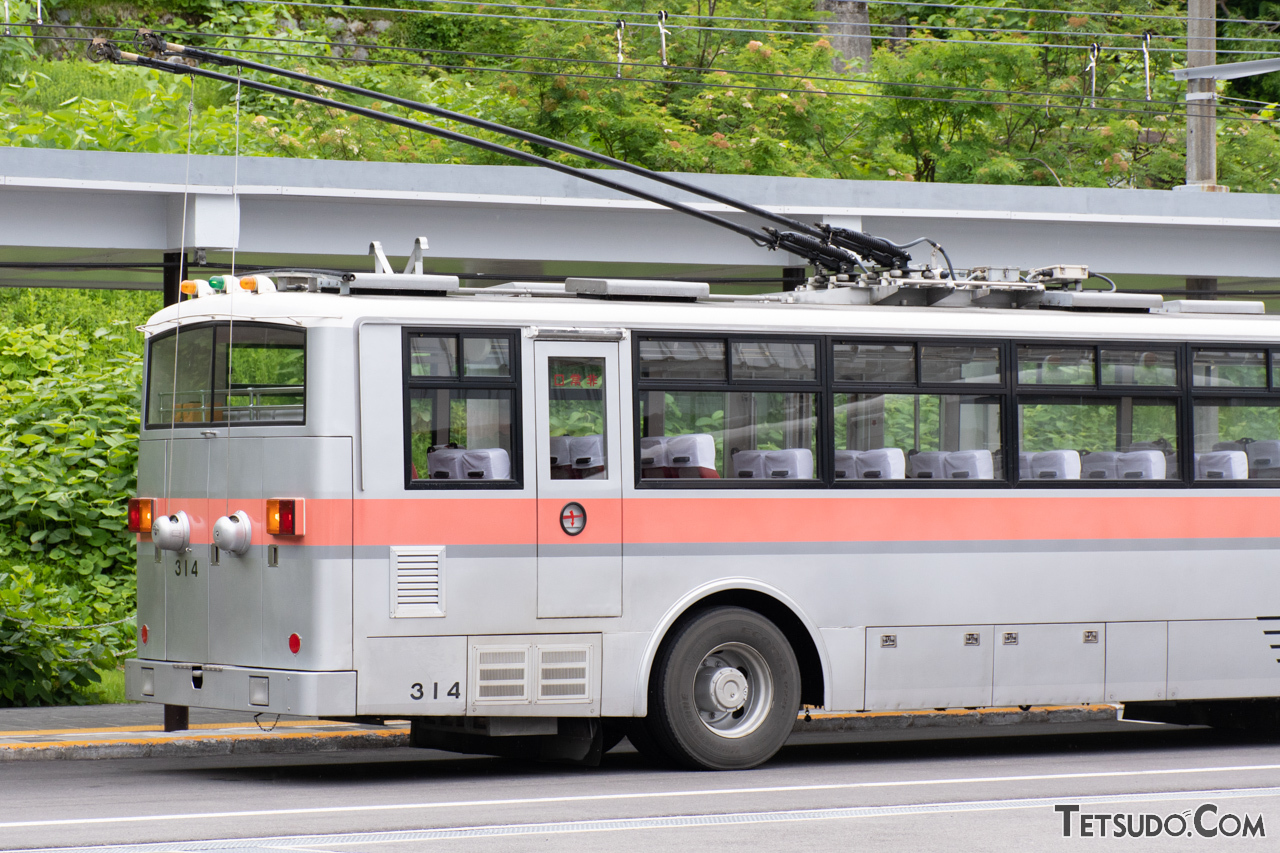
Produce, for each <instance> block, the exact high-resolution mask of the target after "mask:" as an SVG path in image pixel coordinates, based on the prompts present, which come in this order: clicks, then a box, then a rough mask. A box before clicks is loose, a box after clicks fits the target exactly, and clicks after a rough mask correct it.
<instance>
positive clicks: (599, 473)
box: [547, 358, 609, 480]
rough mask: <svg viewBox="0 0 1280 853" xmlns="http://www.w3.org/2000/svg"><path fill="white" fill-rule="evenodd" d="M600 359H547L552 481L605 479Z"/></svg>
mask: <svg viewBox="0 0 1280 853" xmlns="http://www.w3.org/2000/svg"><path fill="white" fill-rule="evenodd" d="M604 377H605V362H604V359H603V358H550V359H548V360H547V385H548V390H549V392H550V393H549V394H548V396H547V399H548V402H549V410H550V411H549V413H550V417H551V455H550V457H549V459H548V465H549V466H550V471H549V474H550V477H551V479H553V480H607V479H608V478H609V463H608V453H607V452H606V447H605V435H606V429H605V405H604V403H605V400H604V394H605V387H604Z"/></svg>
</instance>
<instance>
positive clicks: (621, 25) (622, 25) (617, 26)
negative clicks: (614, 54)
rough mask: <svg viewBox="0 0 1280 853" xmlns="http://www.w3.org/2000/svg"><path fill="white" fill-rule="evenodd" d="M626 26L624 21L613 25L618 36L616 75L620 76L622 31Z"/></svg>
mask: <svg viewBox="0 0 1280 853" xmlns="http://www.w3.org/2000/svg"><path fill="white" fill-rule="evenodd" d="M626 28H627V22H626V21H618V23H617V24H615V25H614V32H615V33H616V34H617V36H618V77H622V31H623V30H625V29H626Z"/></svg>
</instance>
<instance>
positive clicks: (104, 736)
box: [0, 705, 1119, 761]
mask: <svg viewBox="0 0 1280 853" xmlns="http://www.w3.org/2000/svg"><path fill="white" fill-rule="evenodd" d="M1118 711H1119V708H1118V706H1115V705H1068V706H1060V707H1057V706H1055V707H1040V708H1031V709H1028V710H1022V709H1019V708H984V709H981V710H972V711H970V710H963V709H957V710H948V711H906V712H892V711H886V712H871V713H853V714H829V713H823V712H810V713H809V715H808V718H807V719H806V717H805V716H801V717H800V718H799V719H798V720H796V724H795V728H794V729H793V732H792V733H793V734H840V733H857V732H873V731H906V730H910V729H926V728H929V729H938V728H947V729H963V728H978V727H982V728H986V727H1003V726H1023V725H1037V724H1044V723H1100V722H1114V721H1115V719H1116V717H1117V713H1118ZM133 728H134V729H135V730H134V731H127V730H124V729H116V730H96V731H94V730H84V731H80V732H74V731H68V732H66V736H65V737H63V738H60V739H43V740H38V741H35V740H33V741H27V740H19V741H15V740H12V739H9V740H7V742H6V739H3V738H0V761H50V760H64V761H68V760H82V759H104V758H194V757H201V756H216V755H268V754H276V755H280V754H290V753H294V754H300V753H311V752H339V751H343V750H349V749H389V748H393V747H401V746H408V745H409V729H408V727H407V726H404V725H398V726H395V727H388V728H386V729H382V730H376V729H366V730H361V731H350V730H345V731H335V732H315V731H299V732H292V731H275V732H265V731H254V732H243V733H239V732H229V731H227V730H226V729H221V730H219V731H217V732H209V733H208V734H200V733H199V732H198V730H194V729H193V730H191V731H188V732H174V733H169V734H165V733H161V732H147V733H146V736H142V737H140V736H139V735H140V734H142V733H141V732H137V731H136V727H133ZM39 734H43V733H39ZM113 734H118V735H119V736H116V737H112V735H113Z"/></svg>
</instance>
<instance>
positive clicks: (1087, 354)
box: [1018, 346, 1094, 386]
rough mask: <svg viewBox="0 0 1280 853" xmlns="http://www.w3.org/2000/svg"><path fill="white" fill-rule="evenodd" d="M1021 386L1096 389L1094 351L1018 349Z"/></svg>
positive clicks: (1082, 349) (1060, 348) (1034, 347)
mask: <svg viewBox="0 0 1280 853" xmlns="http://www.w3.org/2000/svg"><path fill="white" fill-rule="evenodd" d="M1018 384H1019V385H1090V386H1091V385H1093V384H1094V375H1093V347H1058V346H1049V347H1042V346H1020V347H1018Z"/></svg>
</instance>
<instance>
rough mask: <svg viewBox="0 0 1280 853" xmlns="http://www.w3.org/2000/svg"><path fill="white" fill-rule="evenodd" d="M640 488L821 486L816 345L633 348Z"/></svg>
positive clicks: (761, 342)
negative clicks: (651, 484)
mask: <svg viewBox="0 0 1280 853" xmlns="http://www.w3.org/2000/svg"><path fill="white" fill-rule="evenodd" d="M637 350H638V355H639V358H638V364H639V373H640V376H639V382H640V395H639V396H640V405H639V417H640V448H639V463H640V479H641V480H642V481H673V480H674V481H686V483H687V481H695V480H697V481H706V480H721V481H729V483H731V484H733V485H746V484H748V483H751V484H754V483H758V482H760V481H766V482H773V483H778V482H780V481H795V480H803V481H812V480H815V479H817V478H818V476H819V472H818V470H817V458H818V452H817V451H818V446H817V441H818V415H817V400H818V393H817V391H818V390H819V389H818V369H817V358H818V344H817V342H816V341H814V340H812V339H794V340H793V339H787V340H775V339H737V338H733V339H729V338H710V337H708V338H704V339H697V340H692V339H660V338H644V339H641V340H640V341H639V342H638V344H637Z"/></svg>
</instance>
